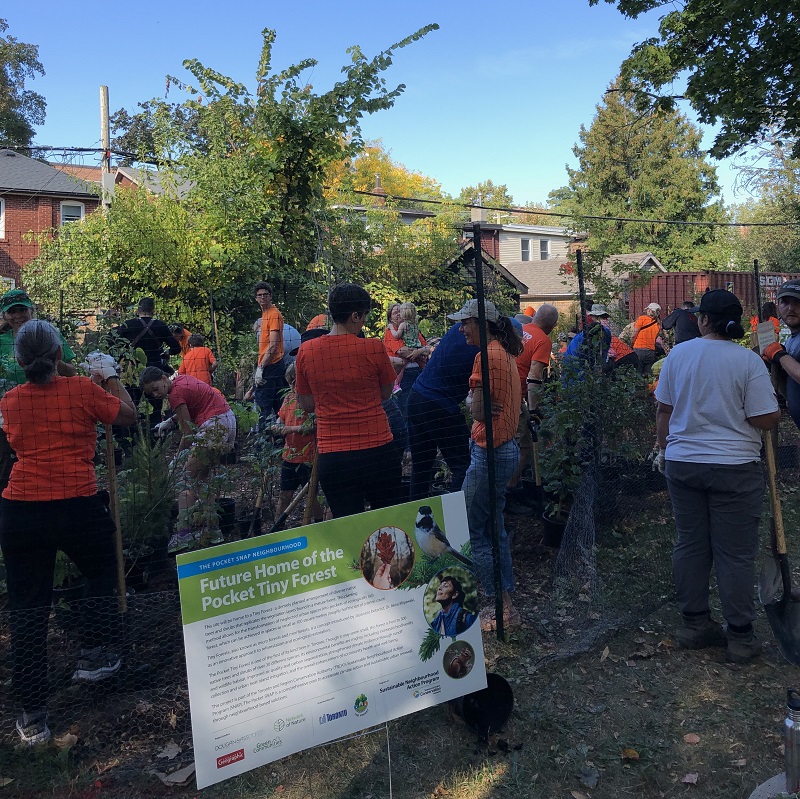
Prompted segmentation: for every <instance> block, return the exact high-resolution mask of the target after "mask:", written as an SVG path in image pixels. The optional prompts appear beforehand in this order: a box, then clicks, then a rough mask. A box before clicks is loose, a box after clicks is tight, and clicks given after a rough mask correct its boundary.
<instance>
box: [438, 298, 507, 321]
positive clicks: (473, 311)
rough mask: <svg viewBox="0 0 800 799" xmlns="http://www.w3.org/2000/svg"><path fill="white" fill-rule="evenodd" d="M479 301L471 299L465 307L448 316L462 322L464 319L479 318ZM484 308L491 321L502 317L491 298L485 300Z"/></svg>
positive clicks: (488, 319) (451, 319) (487, 317)
mask: <svg viewBox="0 0 800 799" xmlns="http://www.w3.org/2000/svg"><path fill="white" fill-rule="evenodd" d="M478 307H479V304H478V301H477V300H469V301H467V302H466V303H465V304H464V307H463V308H462V309H461V310H460V311H458V312H457V313H451V314H448V315H447V318H448V319H450V321H452V322H461V321H462V320H463V319H477V318H478ZM483 310H484V313H485V314H486V319H487V321H489V322H496V321H497V320H498V319H499V318H500V314H499V313H498V311H497V308H496V307H495V304H494V303H493V302H490V301H489V300H484V301H483Z"/></svg>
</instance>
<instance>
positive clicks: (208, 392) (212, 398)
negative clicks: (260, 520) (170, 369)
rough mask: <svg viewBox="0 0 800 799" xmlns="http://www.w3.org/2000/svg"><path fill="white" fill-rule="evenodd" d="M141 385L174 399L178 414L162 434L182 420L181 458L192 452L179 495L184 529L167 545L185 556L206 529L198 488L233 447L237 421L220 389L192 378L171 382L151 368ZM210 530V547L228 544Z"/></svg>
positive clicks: (149, 393) (160, 396)
mask: <svg viewBox="0 0 800 799" xmlns="http://www.w3.org/2000/svg"><path fill="white" fill-rule="evenodd" d="M139 386H140V388H141V389H142V391H143V392H144V393H145V394H146V395H147V396H148V398H151V399H156V400H164V399H167V400H169V404H170V407H171V408H172V410H173V411H175V415H174V416H171V417H170V418H169V419H167V420H166V421H163V422H161V423H160V424H158V425H156V432H157V433H158V434H159V435H166V434H167V433H169V432H170V431H171V430H172V429H174V428H175V426H176V420H177V425H178V427H180V431H181V443H180V446H179V448H178V455H177V456H176V460H177V459H179V458H180V457H181V453H182V452H186V451H187V450H188V455H187V456H186V464H185V471H186V475H187V476H188V478H189V481H190V484H189V486H188V487H186V488H184V489H183V490H182V491H181V492H180V494H179V495H178V530H177V532H176V533H175V534H174V535H173V536H172V538H171V539H170V541H169V545H168V547H167V551H168V552H180V551H181V550H183V549H188V548H189V547H190V546H193V544H194V542H195V541H199V540H200V537H201V535H202V531H201V530H200V529H196V528H194V527H193V526H192V524H191V518H192V514H193V512H194V509H195V508H194V506H195V504H196V503H197V491H196V490H195V488H194V486H195V485H197V483H198V482H199V481H201V480H204V479H206V478H207V477H208V474H209V471H210V469H211V466H212V465H214V464H215V463H217V462H218V460H219V456H220V455H221V454H222V453H223V452H229V451H230V450H231V449H232V448H233V445H234V442H235V441H236V417H235V416H234V415H233V411H232V410H231V409H230V406H229V405H228V403H227V401H226V400H225V397H223V396H222V394H221V393H220V392H219V391H217V389H215V388H212V387H211V386H209V385H207V384H206V383H203V382H202V381H201V380H198V379H197V378H195V377H191V376H190V375H177V377H175V378H174V379H173V380H170V379H169V378H168V377H167V376H166V375H165V374H164V373H163V372H162V371H161V370H160V369H159V368H158V367H151V366H148V367H147V369H145V370H144V371H143V372H142V374H141V377H140V378H139ZM192 425H194V426H195V427H196V428H197V429H196V430H195V429H193V427H192ZM209 532H210V539H209V543H211V544H221V543H222V541H223V540H224V539H223V537H222V533H221V532H220V530H219V528H218V527H216V528H214V529H212V530H210V531H209Z"/></svg>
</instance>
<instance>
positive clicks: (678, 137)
mask: <svg viewBox="0 0 800 799" xmlns="http://www.w3.org/2000/svg"><path fill="white" fill-rule="evenodd" d="M616 88H617V86H616V84H615V85H612V89H616ZM573 152H574V154H575V156H576V158H577V159H578V168H577V169H571V168H569V167H567V172H568V174H569V186H568V188H567V189H559V190H558V191H557V192H556V193H554V194H552V195H551V199H553V200H555V201H558V203H559V204H560V207H559V209H558V210H567V211H569V212H571V213H573V214H574V222H573V225H574V226H575V229H577V230H586V231H588V232H589V239H588V242H587V246H588V249H589V250H590V251H592V252H595V253H597V254H599V255H601V256H606V255H611V254H618V253H629V252H642V251H650V252H652V253H653V254H654V255H655V256H656V257H658V258H659V260H661V262H662V263H663V264H664V265H665V266H667V267H668V268H674V269H697V268H709V267H714V266H720V264H719V263H715V262H714V259H715V258H718V257H719V252H718V251H717V250H716V249H714V248H713V247H712V245H713V243H714V241H715V234H714V229H713V227H706V226H697V225H676V224H666V223H665V222H660V221H655V222H631V221H626V220H630V219H652V220H678V221H685V222H714V221H722V220H723V219H724V212H723V209H722V207H721V205H720V203H719V202H715V200H714V198H715V195H716V194H717V192H718V185H717V181H716V172H715V169H714V168H713V167H712V166H711V165H710V164H709V163H708V161H707V160H706V158H705V156H704V154H703V152H702V150H701V149H700V132H699V131H698V130H697V129H696V128H695V127H694V126H692V125H691V124H690V123H689V122H688V121H687V120H686V118H685V117H684V116H682V115H681V114H679V113H677V112H675V111H664V110H660V109H659V110H656V111H654V112H652V113H649V114H647V115H644V116H641V115H639V114H637V112H636V110H635V109H634V107H633V102H632V98H631V96H630V95H629V94H626V93H622V92H619V91H616V90H614V91H611V92H608V93H606V95H605V97H604V100H603V103H602V104H601V105H599V106H597V114H596V115H595V118H594V120H593V121H592V124H591V127H590V128H589V129H588V130H587V129H586V128H584V127H583V126H582V127H581V131H580V143H579V144H577V145H575V147H574V148H573ZM591 217H612V219H608V220H605V219H592V218H591ZM710 247H711V249H709V248H710Z"/></svg>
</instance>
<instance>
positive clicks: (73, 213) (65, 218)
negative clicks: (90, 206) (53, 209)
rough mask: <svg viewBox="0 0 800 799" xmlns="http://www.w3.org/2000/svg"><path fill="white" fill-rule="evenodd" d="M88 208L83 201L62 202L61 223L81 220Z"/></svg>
mask: <svg viewBox="0 0 800 799" xmlns="http://www.w3.org/2000/svg"><path fill="white" fill-rule="evenodd" d="M85 212H86V209H85V207H84V205H83V203H75V202H69V203H61V224H62V225H66V224H67V222H80V221H81V220H82V219H83V216H84V214H85Z"/></svg>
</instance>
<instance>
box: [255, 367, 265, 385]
mask: <svg viewBox="0 0 800 799" xmlns="http://www.w3.org/2000/svg"><path fill="white" fill-rule="evenodd" d="M263 374H264V369H263V368H262V367H261V366H257V367H256V373H255V376H254V377H253V383H254V384H255V385H257V386H263V385H264V378H263Z"/></svg>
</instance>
